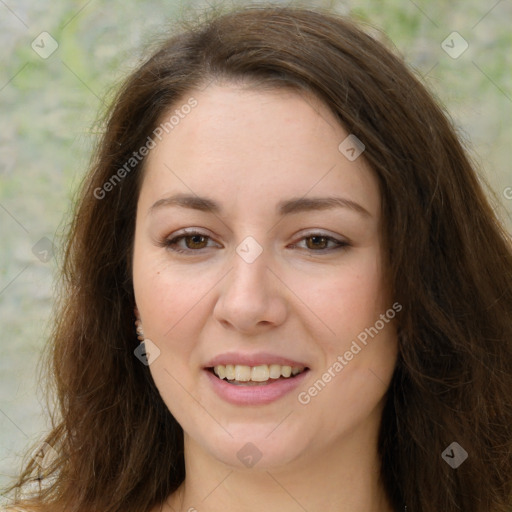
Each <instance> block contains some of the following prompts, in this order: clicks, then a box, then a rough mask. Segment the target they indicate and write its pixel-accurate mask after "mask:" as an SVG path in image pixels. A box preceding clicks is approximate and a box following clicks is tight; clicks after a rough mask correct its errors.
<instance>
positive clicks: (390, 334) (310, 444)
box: [133, 85, 400, 468]
mask: <svg viewBox="0 0 512 512" xmlns="http://www.w3.org/2000/svg"><path fill="white" fill-rule="evenodd" d="M191 96H193V97H194V99H195V101H196V102H197V106H195V108H194V109H186V110H187V111H189V113H188V114H187V115H186V116H183V117H182V118H180V121H179V124H176V125H175V126H174V127H173V129H172V130H171V131H169V133H168V134H165V135H164V136H163V137H162V140H161V141H160V142H158V144H157V145H156V147H155V148H154V149H152V150H151V152H150V154H149V156H148V159H147V161H146V168H145V176H144V180H143V183H142V187H141V191H140V196H139V201H138V207H137V218H136V232H135V244H134V260H133V262H134V263H133V282H134V291H135V298H136V303H137V308H138V311H139V314H140V318H141V323H142V326H143V329H144V335H145V337H146V338H147V339H149V340H151V342H152V343H153V344H154V345H156V347H157V348H158V350H159V355H158V357H156V358H155V359H154V361H153V362H152V363H151V364H150V366H149V368H150V371H151V374H152V377H153V379H154V381H155V383H156V386H157V388H158V390H159V392H160V394H161V396H162V398H163V400H164V402H165V403H166V405H167V406H168V408H169V410H170V411H171V413H172V414H173V415H174V417H175V418H176V419H177V420H178V422H179V423H180V424H181V426H182V427H183V429H184V431H185V435H186V438H187V439H189V440H191V441H192V442H193V443H194V444H195V445H197V446H200V447H201V449H202V450H203V451H204V452H205V453H207V454H209V455H211V456H212V457H214V458H215V459H217V460H219V461H222V462H224V463H226V464H230V465H233V466H238V467H243V465H244V464H246V462H244V461H245V459H244V455H245V454H246V452H248V454H249V455H255V454H257V456H261V459H260V460H259V462H258V467H260V468H261V467H266V468H271V467H277V466H281V465H286V464H292V463H294V462H297V461H300V462H301V463H304V462H306V461H307V460H308V458H311V457H314V456H319V455H320V454H321V453H325V452H329V451H332V450H336V449H337V448H338V447H341V446H342V445H343V443H346V442H348V440H349V439H350V438H351V437H353V435H354V433H356V432H362V431H365V432H369V431H372V432H376V431H377V428H378V424H379V421H380V416H381V411H382V403H383V397H384V395H385V393H386V390H387V388H388V385H389V382H390V379H391V375H392V373H393V369H394V365H395V361H396V351H397V342H396V331H395V328H394V321H393V320H392V318H393V317H394V316H395V314H396V312H397V311H398V310H399V309H400V306H399V305H398V304H396V303H395V305H394V307H393V300H392V297H390V294H389V290H388V289H387V287H386V286H385V268H384V265H383V263H382V261H383V255H382V248H381V239H380V220H381V219H380V193H379V188H378V184H377V180H376V178H375V176H374V175H373V174H372V171H371V170H370V169H369V168H368V166H367V165H366V164H365V161H364V153H363V155H362V156H360V157H358V158H356V159H355V160H354V158H353V156H354V155H353V154H354V152H352V151H350V150H348V152H347V151H345V152H343V148H347V146H344V145H342V150H340V149H339V146H340V143H342V142H343V141H344V140H345V139H346V137H347V136H348V135H349V134H348V133H347V132H346V131H345V130H344V129H343V128H342V127H341V126H340V125H339V123H337V121H336V120H335V118H334V117H333V115H332V114H331V113H330V112H329V111H328V110H327V108H326V107H325V106H323V105H322V104H321V103H320V102H319V101H317V100H316V99H315V98H312V97H310V96H305V95H300V94H298V93H295V92H291V91H286V90H280V91H273V92H269V91H261V90H259V91H258V90H255V89H249V88H245V89H244V88H239V87H236V86H235V85H215V86H210V87H209V88H208V89H206V90H204V91H201V92H197V93H195V94H193V95H191ZM187 100H188V98H185V99H184V100H183V104H185V103H186V102H187ZM175 108H179V105H178V106H175V107H173V111H174V110H175ZM344 144H347V142H345V143H344ZM348 147H350V144H348ZM356 149H357V148H356ZM347 155H348V156H350V157H351V158H350V159H349V158H347ZM150 347H151V345H150ZM150 352H151V350H150ZM157 353H158V352H154V353H153V356H154V355H155V354H157ZM229 365H233V366H234V368H231V367H230V366H229ZM212 367H217V368H216V371H217V373H220V376H221V377H224V378H223V379H221V378H219V376H216V375H215V370H212ZM288 367H291V371H292V375H291V376H289V377H287V376H288V375H290V368H288ZM231 371H234V374H231ZM296 372H299V373H297V375H295V376H293V373H296ZM225 374H226V375H225ZM277 377H279V378H277ZM248 378H249V379H251V380H250V381H247V380H246V379H248ZM228 380H231V381H235V382H228ZM246 443H252V445H247V446H246ZM243 447H245V448H243ZM254 447H256V448H257V451H256V449H255V448H254ZM241 448H243V449H244V450H245V452H244V451H242V452H240V450H241ZM251 451H254V453H251Z"/></svg>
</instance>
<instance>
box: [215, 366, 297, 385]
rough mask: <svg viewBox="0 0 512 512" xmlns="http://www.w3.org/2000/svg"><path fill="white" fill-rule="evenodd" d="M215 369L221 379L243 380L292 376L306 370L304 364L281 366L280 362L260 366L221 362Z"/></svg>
mask: <svg viewBox="0 0 512 512" xmlns="http://www.w3.org/2000/svg"><path fill="white" fill-rule="evenodd" d="M213 371H214V372H215V375H217V376H218V377H219V378H221V379H226V380H238V381H241V382H248V381H250V380H252V381H254V382H265V381H266V380H268V379H269V378H270V379H279V377H290V375H297V374H298V373H301V372H303V371H304V367H303V366H293V367H292V366H281V365H280V364H270V365H268V364H262V365H260V366H245V365H243V364H237V365H234V364H227V365H223V364H219V365H218V366H214V368H213Z"/></svg>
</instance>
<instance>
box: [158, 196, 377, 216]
mask: <svg viewBox="0 0 512 512" xmlns="http://www.w3.org/2000/svg"><path fill="white" fill-rule="evenodd" d="M172 206H177V207H181V208H190V209H192V210H199V211H202V212H210V213H213V214H221V213H222V207H221V205H220V204H219V203H218V202H217V201H214V200H213V199H209V198H207V197H199V196H196V195H191V194H174V195H172V196H169V197H164V198H163V199H159V200H158V201H156V203H154V204H153V206H151V207H150V208H149V210H148V214H152V213H154V212H155V211H156V210H159V209H160V208H163V207H172ZM333 208H347V209H349V210H352V211H354V212H356V213H359V214H360V215H362V216H363V217H372V215H371V214H370V212H369V211H368V210H366V209H365V208H363V207H362V206H361V205H360V204H359V203H356V202H355V201H352V200H350V199H347V198H344V197H336V196H329V197H309V198H306V197H299V198H292V199H287V200H284V201H280V202H279V203H278V204H277V213H278V214H279V215H280V216H284V215H290V214H294V213H301V212H310V211H315V210H330V209H333Z"/></svg>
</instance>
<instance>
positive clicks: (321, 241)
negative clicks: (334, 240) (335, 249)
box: [309, 236, 326, 249]
mask: <svg viewBox="0 0 512 512" xmlns="http://www.w3.org/2000/svg"><path fill="white" fill-rule="evenodd" d="M309 240H310V241H311V242H312V243H310V246H311V245H312V246H313V247H310V249H311V248H313V249H314V248H316V249H318V248H319V247H320V248H322V249H323V248H325V244H326V238H325V237H324V236H310V237H309Z"/></svg>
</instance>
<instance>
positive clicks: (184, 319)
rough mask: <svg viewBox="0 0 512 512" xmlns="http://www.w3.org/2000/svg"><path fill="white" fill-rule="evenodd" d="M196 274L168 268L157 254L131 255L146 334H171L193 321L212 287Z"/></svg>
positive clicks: (136, 295)
mask: <svg viewBox="0 0 512 512" xmlns="http://www.w3.org/2000/svg"><path fill="white" fill-rule="evenodd" d="M199 275H200V273H198V271H197V270H196V271H194V272H190V271H189V270H183V269H174V268H171V266H170V264H169V263H168V262H166V261H165V259H163V258H162V256H161V254H159V253H157V254H154V255H153V256H152V255H151V252H149V251H148V252H147V253H144V254H143V253H142V251H141V254H140V258H134V271H133V283H134V291H135V299H136V302H137V306H138V308H139V312H140V314H141V318H142V322H143V325H144V326H145V329H144V330H145V334H146V335H147V336H148V337H150V335H152V336H153V337H155V339H162V338H165V337H172V336H173V335H174V332H175V331H180V330H181V331H183V328H184V326H185V325H187V324H190V322H191V321H192V322H193V320H194V318H195V317H197V314H198V311H199V310H200V309H201V299H202V298H203V297H204V296H205V294H206V293H207V291H208V290H209V289H210V288H211V285H210V284H209V281H208V279H207V278H206V277H205V278H200V277H199Z"/></svg>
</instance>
